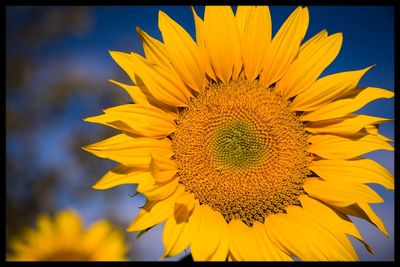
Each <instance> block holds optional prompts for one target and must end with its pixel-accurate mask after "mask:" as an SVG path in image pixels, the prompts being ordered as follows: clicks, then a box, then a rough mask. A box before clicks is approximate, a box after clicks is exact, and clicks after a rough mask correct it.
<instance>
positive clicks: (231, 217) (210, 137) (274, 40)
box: [84, 6, 394, 260]
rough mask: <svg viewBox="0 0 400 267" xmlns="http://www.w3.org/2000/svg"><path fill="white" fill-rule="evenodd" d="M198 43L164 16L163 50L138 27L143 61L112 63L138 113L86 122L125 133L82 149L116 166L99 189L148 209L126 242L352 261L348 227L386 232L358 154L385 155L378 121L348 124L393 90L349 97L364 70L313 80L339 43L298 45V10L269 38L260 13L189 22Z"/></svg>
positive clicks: (206, 256)
mask: <svg viewBox="0 0 400 267" xmlns="http://www.w3.org/2000/svg"><path fill="white" fill-rule="evenodd" d="M192 11H193V16H194V21H195V26H196V41H194V40H193V39H192V37H191V36H190V35H189V34H188V33H187V32H186V31H185V30H184V29H183V28H182V27H181V26H180V25H179V24H177V23H176V22H175V21H174V20H172V19H171V18H170V17H168V15H166V14H165V13H163V12H162V11H160V13H159V28H160V31H161V34H162V39H163V42H160V41H158V40H156V39H154V38H152V37H151V36H149V35H148V34H146V33H145V32H144V31H142V30H140V29H139V28H137V32H138V34H139V36H140V38H141V40H142V43H143V47H144V52H145V57H142V56H140V55H139V54H137V53H121V52H111V56H112V57H113V59H114V60H115V61H116V62H117V63H118V64H119V65H120V66H121V68H123V69H124V70H125V72H126V73H127V74H128V75H129V77H130V78H131V79H132V81H133V83H134V85H126V84H121V83H119V82H116V81H112V82H113V83H116V84H118V85H120V86H121V87H123V88H124V89H126V91H127V92H128V93H129V94H130V96H131V97H132V99H133V100H134V104H126V105H121V106H118V107H114V108H109V109H106V110H104V114H103V115H99V116H95V117H91V118H87V119H86V121H89V122H95V123H101V124H105V125H108V126H111V127H114V128H116V129H119V130H121V131H122V132H123V133H121V134H118V135H116V136H114V137H111V138H108V139H106V140H103V141H101V142H98V143H95V144H93V145H90V146H87V147H85V148H84V149H85V150H87V151H89V152H91V153H93V154H95V155H97V156H99V157H104V158H108V159H111V160H114V161H117V162H119V163H120V165H118V166H117V167H115V168H114V169H113V170H111V171H110V172H108V173H107V174H106V175H105V176H104V177H102V178H101V179H100V180H99V181H98V182H97V183H96V184H95V185H94V188H96V189H107V188H110V187H113V186H117V185H121V184H138V187H137V191H138V192H139V193H142V194H144V195H145V196H146V198H147V203H146V205H145V206H144V207H143V208H142V209H141V211H140V213H139V215H138V217H137V218H136V219H135V220H134V221H133V223H132V224H131V225H130V227H129V229H128V230H129V231H140V230H145V229H148V228H150V227H152V226H154V225H156V224H160V223H162V222H164V221H165V226H164V231H163V242H164V256H174V255H177V254H179V253H180V252H182V251H183V250H184V249H185V248H186V247H188V246H190V250H191V253H192V256H193V258H194V259H195V260H292V259H293V257H297V258H299V259H301V260H357V259H358V256H357V253H356V252H355V250H354V248H353V246H352V244H351V242H350V241H349V239H348V235H350V236H352V237H355V238H356V239H358V240H359V241H361V242H363V243H364V245H365V247H366V248H367V249H368V250H369V251H372V250H371V248H370V246H369V245H368V244H367V243H366V242H365V241H364V240H363V238H362V237H361V235H360V233H359V232H358V230H357V228H356V227H355V225H354V224H353V222H352V221H351V219H350V218H349V217H348V215H354V216H358V217H361V218H363V219H365V220H367V221H369V222H371V223H372V224H374V225H376V226H377V227H378V228H379V229H380V230H381V231H382V232H383V233H385V234H386V235H387V231H386V229H385V227H384V225H383V223H382V221H381V220H380V218H379V217H378V216H377V215H376V214H375V213H374V211H373V210H372V209H371V207H370V206H369V204H370V203H379V202H382V201H383V199H382V198H381V197H380V196H379V195H377V193H376V192H375V191H373V190H372V189H371V188H370V187H369V186H368V185H366V183H378V184H381V185H383V186H384V187H386V188H387V189H391V190H392V189H393V188H394V185H393V176H392V175H391V174H390V173H389V172H388V171H387V170H386V169H385V168H383V167H382V166H381V165H379V164H378V163H377V162H375V161H373V160H370V159H368V158H363V157H362V155H363V154H365V153H368V152H370V151H374V150H378V149H385V150H390V151H391V150H393V147H392V146H391V145H390V144H389V143H390V142H392V140H390V139H388V138H386V137H384V136H382V135H381V134H379V133H378V125H379V124H380V123H383V122H386V121H389V120H388V119H386V118H380V117H373V116H367V115H359V114H354V113H353V112H355V111H357V110H358V109H360V108H361V107H363V106H364V105H366V104H367V103H368V102H370V101H373V100H375V99H378V98H391V97H393V92H391V91H388V90H385V89H381V88H375V87H367V88H359V87H358V86H357V85H358V82H359V80H360V79H361V78H362V76H363V75H364V74H365V73H366V72H367V71H368V70H369V69H370V68H371V67H367V68H364V69H360V70H355V71H346V72H342V73H337V74H332V75H328V76H325V77H322V78H320V77H319V76H320V74H321V73H322V72H323V71H324V69H325V68H326V67H327V66H328V65H329V64H330V63H331V62H332V61H333V60H334V59H335V58H336V56H337V54H338V53H339V50H340V48H341V45H342V34H341V33H335V34H331V35H328V32H327V31H326V30H323V31H321V32H320V33H318V34H316V35H315V36H313V37H312V38H310V39H309V40H307V41H305V42H303V39H304V36H305V34H306V31H307V27H308V22H309V13H308V9H307V8H302V7H298V8H296V10H294V11H293V13H292V14H291V15H290V16H289V17H288V19H287V20H286V21H285V22H284V23H283V25H282V26H281V28H280V29H279V30H278V32H277V33H276V34H275V35H274V36H273V37H272V30H271V17H270V13H269V9H268V7H266V6H257V7H254V6H239V7H238V8H237V11H236V14H234V13H233V11H232V9H231V8H230V7H227V6H208V7H206V8H205V13H204V20H203V19H201V18H200V17H199V16H198V15H197V14H196V12H195V10H194V9H192Z"/></svg>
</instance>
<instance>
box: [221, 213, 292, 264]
mask: <svg viewBox="0 0 400 267" xmlns="http://www.w3.org/2000/svg"><path fill="white" fill-rule="evenodd" d="M228 230H229V236H230V237H231V238H230V240H231V241H230V248H229V251H230V253H231V254H232V256H233V257H234V258H235V259H236V260H239V261H262V260H267V261H280V260H286V261H288V260H292V258H291V257H289V256H288V255H287V254H285V253H284V252H282V251H281V250H280V249H279V248H278V247H276V246H275V245H274V244H273V242H272V241H271V239H270V237H269V236H268V235H267V233H266V231H265V228H264V225H263V224H261V223H259V222H257V221H255V222H254V224H253V226H252V227H248V226H247V225H245V224H244V223H243V222H242V221H241V220H237V219H235V220H232V221H230V222H229V225H228Z"/></svg>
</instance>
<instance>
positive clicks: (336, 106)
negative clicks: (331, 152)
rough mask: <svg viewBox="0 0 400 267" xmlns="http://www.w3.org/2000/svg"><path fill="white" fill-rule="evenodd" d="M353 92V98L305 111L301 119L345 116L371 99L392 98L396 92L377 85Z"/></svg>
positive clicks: (316, 119)
mask: <svg viewBox="0 0 400 267" xmlns="http://www.w3.org/2000/svg"><path fill="white" fill-rule="evenodd" d="M353 94H354V95H355V96H354V97H353V98H344V99H340V100H337V101H334V102H332V103H329V104H327V105H325V106H323V107H321V108H320V109H317V110H314V111H311V112H305V113H304V114H303V115H302V116H301V117H300V119H301V120H303V121H320V120H327V119H333V118H339V117H343V116H345V115H347V114H350V113H352V112H354V111H356V110H358V109H360V108H362V107H363V106H365V105H366V104H368V103H369V102H371V101H374V100H376V99H379V98H391V97H393V95H394V93H393V92H391V91H389V90H385V89H381V88H376V87H367V88H364V89H360V90H357V91H355V92H353Z"/></svg>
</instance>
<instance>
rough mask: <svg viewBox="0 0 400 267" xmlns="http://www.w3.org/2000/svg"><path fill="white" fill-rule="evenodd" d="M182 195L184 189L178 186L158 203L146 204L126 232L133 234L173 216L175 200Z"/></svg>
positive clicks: (150, 202)
mask: <svg viewBox="0 0 400 267" xmlns="http://www.w3.org/2000/svg"><path fill="white" fill-rule="evenodd" d="M184 193H185V192H184V189H183V188H182V187H181V186H178V187H177V188H176V190H175V192H174V193H173V194H172V195H171V196H170V197H168V198H166V199H163V200H160V201H149V202H147V203H146V205H145V206H144V207H143V208H142V209H141V210H140V212H139V214H138V216H137V217H136V219H135V220H134V221H133V222H132V223H131V225H130V226H129V227H128V229H127V231H128V232H135V231H140V230H143V229H147V228H149V227H152V226H153V225H156V224H159V223H161V222H163V221H165V220H166V219H168V218H169V217H170V216H172V215H173V212H174V207H175V200H176V199H177V198H178V197H180V196H181V195H182V194H184Z"/></svg>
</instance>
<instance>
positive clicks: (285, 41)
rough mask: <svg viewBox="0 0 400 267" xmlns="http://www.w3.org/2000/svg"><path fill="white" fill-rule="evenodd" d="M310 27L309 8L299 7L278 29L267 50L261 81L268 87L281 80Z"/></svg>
mask: <svg viewBox="0 0 400 267" xmlns="http://www.w3.org/2000/svg"><path fill="white" fill-rule="evenodd" d="M307 27H308V9H307V8H304V9H303V8H302V7H298V8H296V10H295V11H293V12H292V14H291V15H290V16H289V17H288V18H287V20H286V21H285V22H284V23H283V25H282V26H281V28H280V29H279V30H278V32H277V33H276V35H275V36H274V38H273V39H272V42H271V45H270V46H269V48H268V49H267V50H266V54H265V58H264V64H263V72H262V73H261V75H260V78H261V83H262V84H263V85H264V86H266V87H268V86H270V85H271V84H273V83H275V82H277V81H278V80H280V79H281V78H282V77H283V75H284V74H285V73H286V71H287V69H288V68H289V66H290V64H292V62H293V60H294V59H295V58H296V56H297V54H298V52H299V48H300V43H301V41H302V40H303V38H304V35H305V33H306V31H307Z"/></svg>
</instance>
